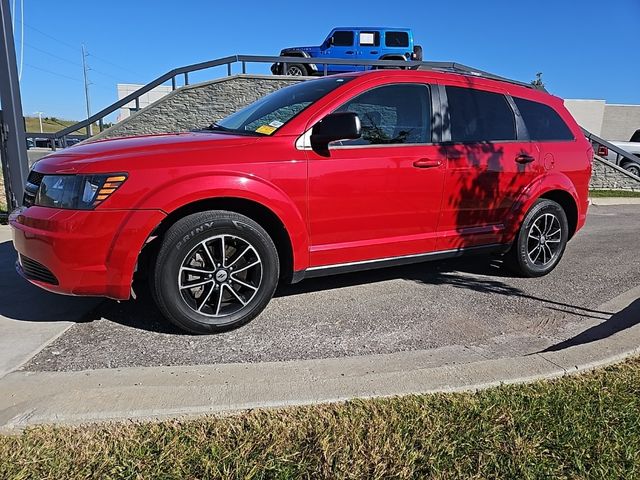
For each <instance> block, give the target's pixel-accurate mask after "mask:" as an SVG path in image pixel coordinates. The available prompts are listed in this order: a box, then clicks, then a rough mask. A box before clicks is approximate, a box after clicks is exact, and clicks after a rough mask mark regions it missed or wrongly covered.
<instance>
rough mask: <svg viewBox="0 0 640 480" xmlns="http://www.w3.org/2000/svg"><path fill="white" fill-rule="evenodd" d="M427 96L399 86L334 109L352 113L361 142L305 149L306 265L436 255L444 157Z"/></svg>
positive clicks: (416, 87) (426, 91) (420, 87)
mask: <svg viewBox="0 0 640 480" xmlns="http://www.w3.org/2000/svg"><path fill="white" fill-rule="evenodd" d="M430 98H431V97H430V88H429V87H428V86H427V85H424V84H412V83H398V84H392V85H385V86H380V87H376V88H373V89H371V90H368V91H366V92H365V93H362V94H360V95H358V96H356V97H355V98H353V99H351V100H349V101H347V102H346V103H345V104H343V105H342V106H341V107H340V108H338V111H352V112H355V113H357V114H358V116H359V118H360V120H361V123H362V137H361V138H360V139H358V140H349V141H343V142H334V143H333V144H331V146H330V149H329V155H328V156H322V155H319V154H318V153H316V152H314V151H308V159H309V163H308V165H309V223H310V225H309V227H310V232H311V243H312V246H311V252H310V264H311V266H312V267H314V266H316V267H317V266H323V265H335V264H342V263H351V262H358V261H367V260H373V259H382V258H391V257H398V256H405V255H413V254H419V253H425V252H430V251H433V250H434V248H435V238H436V237H435V236H436V227H437V222H438V215H439V211H440V201H441V196H442V186H443V181H444V172H445V162H446V156H445V153H444V151H443V150H442V149H441V148H440V147H439V146H436V145H433V144H432V142H431V102H430Z"/></svg>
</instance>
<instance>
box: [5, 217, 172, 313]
mask: <svg viewBox="0 0 640 480" xmlns="http://www.w3.org/2000/svg"><path fill="white" fill-rule="evenodd" d="M164 217H165V214H164V212H162V211H160V210H91V211H80V210H62V209H54V208H46V207H37V206H33V207H29V208H22V209H18V210H16V211H15V212H13V213H12V214H11V216H10V217H9V223H10V224H11V227H12V232H13V244H14V246H15V249H16V250H17V251H18V253H19V257H18V258H19V260H18V264H17V265H16V269H17V271H18V273H20V274H21V275H22V276H24V277H25V278H26V279H27V280H29V281H30V282H31V283H33V284H35V285H38V286H39V287H41V288H44V289H46V290H49V291H52V292H56V293H63V294H67V295H90V296H105V297H110V298H114V299H119V300H124V299H127V298H129V295H130V291H131V281H132V279H133V273H134V270H135V267H136V262H137V259H138V255H139V253H140V251H141V250H142V247H143V246H144V244H145V242H146V240H147V238H148V237H149V235H150V234H151V232H153V230H154V229H155V228H156V226H157V225H158V224H159V223H160V222H161V221H162V219H163V218H164ZM49 274H50V275H49Z"/></svg>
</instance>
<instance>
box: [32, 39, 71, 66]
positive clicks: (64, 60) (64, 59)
mask: <svg viewBox="0 0 640 480" xmlns="http://www.w3.org/2000/svg"><path fill="white" fill-rule="evenodd" d="M25 45H26V46H27V47H29V48H33V49H34V50H37V51H38V52H41V53H44V54H45V55H49V56H50V57H53V58H57V59H58V60H62V61H63V62H67V63H70V64H71V65H75V66H76V67H82V65H80V64H79V63H78V62H74V61H72V60H68V59H66V58H64V57H61V56H60V55H56V54H55V53H51V52H47V51H46V50H43V49H42V48H38V47H36V46H34V45H31V44H30V43H27V42H25Z"/></svg>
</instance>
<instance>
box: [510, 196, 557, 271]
mask: <svg viewBox="0 0 640 480" xmlns="http://www.w3.org/2000/svg"><path fill="white" fill-rule="evenodd" d="M568 239H569V223H568V221H567V215H566V214H565V211H564V210H563V209H562V207H561V206H560V205H559V204H558V203H557V202H554V201H553V200H549V199H544V198H543V199H540V200H538V201H537V202H536V203H535V204H534V205H533V207H531V210H529V212H528V213H527V215H526V216H525V218H524V221H523V222H522V225H521V227H520V230H519V232H518V235H517V236H516V239H515V241H514V243H513V246H512V247H511V250H510V251H509V253H508V254H507V258H506V261H507V265H508V266H509V267H510V268H511V269H512V270H513V271H515V272H516V273H518V274H520V275H523V276H525V277H541V276H543V275H546V274H548V273H549V272H551V271H552V270H553V269H554V268H555V267H556V266H557V265H558V262H559V261H560V259H561V258H562V255H563V254H564V251H565V248H566V246H567V241H568Z"/></svg>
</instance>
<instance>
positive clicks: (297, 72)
mask: <svg viewBox="0 0 640 480" xmlns="http://www.w3.org/2000/svg"><path fill="white" fill-rule="evenodd" d="M286 74H287V75H291V76H292V77H304V76H305V75H306V74H307V69H306V68H305V66H304V65H303V64H301V63H291V64H289V65H287V71H286Z"/></svg>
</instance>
